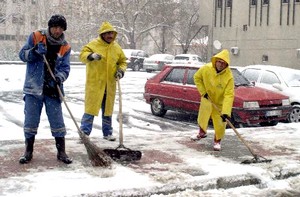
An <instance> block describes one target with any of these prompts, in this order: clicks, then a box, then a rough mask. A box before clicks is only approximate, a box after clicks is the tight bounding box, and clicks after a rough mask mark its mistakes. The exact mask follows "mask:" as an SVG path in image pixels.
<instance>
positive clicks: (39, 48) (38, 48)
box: [34, 42, 47, 56]
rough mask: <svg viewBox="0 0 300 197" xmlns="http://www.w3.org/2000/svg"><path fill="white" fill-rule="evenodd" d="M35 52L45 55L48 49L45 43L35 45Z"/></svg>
mask: <svg viewBox="0 0 300 197" xmlns="http://www.w3.org/2000/svg"><path fill="white" fill-rule="evenodd" d="M34 48H35V52H36V53H37V54H39V55H41V56H43V55H45V54H46V53H47V49H46V46H45V44H44V43H42V42H39V43H38V44H37V45H35V47H34Z"/></svg>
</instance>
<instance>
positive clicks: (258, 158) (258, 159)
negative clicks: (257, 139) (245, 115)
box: [208, 98, 272, 164]
mask: <svg viewBox="0 0 300 197" xmlns="http://www.w3.org/2000/svg"><path fill="white" fill-rule="evenodd" d="M208 100H209V101H210V103H211V104H212V106H213V107H214V108H215V110H217V111H218V113H219V114H220V115H222V113H221V110H220V109H219V107H218V106H217V105H216V104H215V103H214V102H212V100H210V98H208ZM225 120H226V123H227V124H228V125H229V126H230V127H231V128H232V130H233V131H234V132H235V134H236V135H237V136H238V138H239V139H240V140H241V141H242V142H243V144H244V145H245V146H246V147H247V148H248V150H249V152H250V153H251V155H252V156H253V158H252V159H247V160H244V161H242V162H241V163H242V164H251V163H263V162H266V163H269V162H271V161H272V160H271V159H266V158H265V157H263V156H261V155H257V154H255V153H254V151H253V150H252V148H251V147H250V146H249V145H248V143H247V142H246V141H245V140H244V138H243V137H242V136H241V134H240V133H239V132H238V131H237V130H236V128H235V127H234V126H233V124H232V123H231V121H230V120H228V118H226V119H225Z"/></svg>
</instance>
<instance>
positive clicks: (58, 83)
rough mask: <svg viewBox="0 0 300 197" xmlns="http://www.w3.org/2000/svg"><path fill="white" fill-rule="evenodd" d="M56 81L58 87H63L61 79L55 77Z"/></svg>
mask: <svg viewBox="0 0 300 197" xmlns="http://www.w3.org/2000/svg"><path fill="white" fill-rule="evenodd" d="M55 81H56V84H57V85H59V86H60V85H61V79H60V78H59V77H55Z"/></svg>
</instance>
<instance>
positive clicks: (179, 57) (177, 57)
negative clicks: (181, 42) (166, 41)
mask: <svg viewBox="0 0 300 197" xmlns="http://www.w3.org/2000/svg"><path fill="white" fill-rule="evenodd" d="M174 60H189V57H186V56H176V57H175V58H174Z"/></svg>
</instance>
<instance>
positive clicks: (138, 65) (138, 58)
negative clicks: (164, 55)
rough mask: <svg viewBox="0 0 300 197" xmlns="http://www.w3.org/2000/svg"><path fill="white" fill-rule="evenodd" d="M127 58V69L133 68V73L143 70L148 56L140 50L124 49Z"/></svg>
mask: <svg viewBox="0 0 300 197" xmlns="http://www.w3.org/2000/svg"><path fill="white" fill-rule="evenodd" d="M123 52H124V54H125V56H126V62H127V68H131V69H132V70H133V71H139V70H140V69H142V68H143V62H144V59H145V58H146V57H148V54H147V53H146V52H145V51H143V50H138V49H123Z"/></svg>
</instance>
